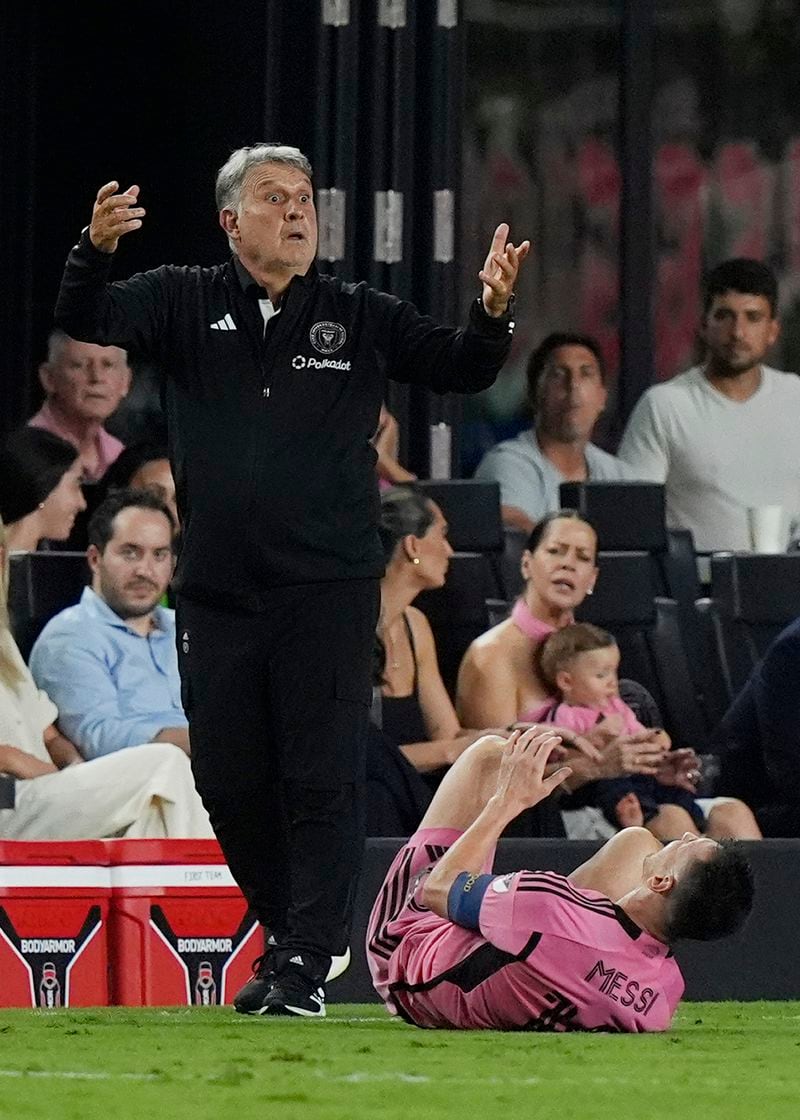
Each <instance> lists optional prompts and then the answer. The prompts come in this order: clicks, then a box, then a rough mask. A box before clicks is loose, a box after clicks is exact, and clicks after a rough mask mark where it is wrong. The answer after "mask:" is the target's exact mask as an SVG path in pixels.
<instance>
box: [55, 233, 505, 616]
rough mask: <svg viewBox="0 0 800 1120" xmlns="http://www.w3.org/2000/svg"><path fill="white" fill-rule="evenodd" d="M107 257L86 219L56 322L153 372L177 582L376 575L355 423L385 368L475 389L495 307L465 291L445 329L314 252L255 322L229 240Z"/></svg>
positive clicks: (368, 414) (248, 598)
mask: <svg viewBox="0 0 800 1120" xmlns="http://www.w3.org/2000/svg"><path fill="white" fill-rule="evenodd" d="M112 260H113V257H112V255H111V254H109V253H102V252H100V251H99V250H97V249H95V248H94V246H93V245H92V243H91V241H90V240H89V236H88V232H86V231H84V233H83V235H82V237H81V240H80V242H79V243H78V245H76V246H75V247H74V248H73V250H72V252H71V253H70V255H69V258H68V260H67V264H66V268H65V270H64V276H63V279H62V282H61V290H60V292H59V296H58V303H57V306H56V323H57V325H58V326H59V327H60V328H61V329H62V330H64V331H66V333H67V334H69V335H71V336H72V337H73V338H76V339H80V340H82V341H85V342H97V343H101V344H103V345H109V344H114V345H117V346H122V347H124V348H125V349H128V350H132V351H133V352H134V353H135V354H137V355H141V356H143V357H148V358H151V359H154V360H156V361H157V362H158V363H159V365H160V366H161V368H162V369H163V371H164V376H165V383H164V398H165V403H166V410H167V419H168V425H169V438H170V453H171V457H172V464H173V470H174V472H175V484H176V491H177V498H178V508H179V510H180V513H181V519H182V525H183V543H182V547H181V554H180V559H179V563H178V571H177V575H176V586H177V587H178V590H179V591H180V593H181V594H183V595H185V596H186V597H187V598H193V599H200V600H203V601H205V602H209V603H216V604H219V605H226V604H227V605H231V606H235V607H241V608H244V609H246V610H262V609H264V608H265V607H266V605H267V602H268V598H269V589H270V588H272V587H276V586H280V585H292V584H304V583H310V582H317V581H322V580H340V579H360V578H370V577H380V576H381V575H382V573H383V567H384V564H383V555H382V551H381V548H380V544H379V540H378V534H377V523H378V513H379V503H378V491H377V484H376V478H375V460H376V454H375V451H374V449H373V447H372V446H371V444H370V438H371V437H372V436H373V435H374V433H375V429H376V428H377V424H378V415H379V412H380V407H381V402H382V401H383V399H384V395H385V388H386V379H387V378H393V379H394V380H396V381H402V382H408V383H413V384H417V385H427V386H428V387H430V388H431V389H434V390H435V391H436V392H439V393H445V392H451V391H456V392H477V391H479V390H481V389H485V388H487V387H488V386H489V385H491V384H492V382H493V381H494V379H495V377H496V376H497V372H498V370H499V369H500V367H501V366H502V364H503V361H504V360H505V357H506V355H507V353H508V350H509V347H510V344H511V334H512V331H513V321H512V320H511V315H510V313H507V314H506V315H505V316H503V317H502V318H499V319H494V318H491V317H490V316H489V315H487V314H486V312H485V311H484V310H483V307H482V305H481V303H480V301H478V300H476V301H475V302H474V303H473V306H472V309H471V312H470V318H469V323H468V325H467V327H466V328H465V329H464V330H450V329H447V328H445V327H441V326H439V325H438V324H436V323H435V322H434V321H433V320H432V319H430V318H427V317H425V316H423V315H420V314H419V312H418V311H417V310H416V309H415V308H414V307H413V306H412V305H411V304H409V303H404V302H402V301H401V300H399V299H396V298H395V297H394V296H390V295H387V294H385V293H383V292H378V291H375V290H374V289H373V288H369V287H367V285H366V284H348V283H345V282H343V281H342V280H339V279H337V278H335V277H330V276H321V275H320V274H319V273H318V272H317V270H316V268H315V267H313V266H312V268H311V269H310V271H309V272H308V273H307V274H306V275H305V276H295V277H294V278H293V280H292V282H291V284H290V285H289V287H288V289H287V291H286V293H285V294H284V298H283V302H282V305H281V310H280V313H279V314H277V315H275V316H273V317H272V318H271V319H270V320H269V322H268V324H267V328H266V330H265V329H264V321H263V318H262V315H261V311H260V308H259V305H258V299H259V298H264V297H265V293H264V292H263V291H262V289H261V288H259V287H258V286H257V285H256V283H255V281H254V280H253V278H252V277H251V276H250V274H249V273H248V272H247V271H246V269H245V268H244V267H243V266H242V264H241V263H240V262H239V260H238V259H237V258H236V257H234V258H233V259H232V260H230V261H228V262H227V263H226V264H223V265H219V266H216V267H214V268H198V267H194V268H190V267H177V266H163V267H162V268H157V269H154V270H153V271H151V272H145V273H140V274H138V275H136V276H133V277H132V278H131V279H130V280H126V281H123V282H116V283H109V282H108V280H109V273H110V270H111V265H112Z"/></svg>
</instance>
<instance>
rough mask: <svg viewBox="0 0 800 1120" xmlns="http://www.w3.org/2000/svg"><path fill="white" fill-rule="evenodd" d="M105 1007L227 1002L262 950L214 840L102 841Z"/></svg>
mask: <svg viewBox="0 0 800 1120" xmlns="http://www.w3.org/2000/svg"><path fill="white" fill-rule="evenodd" d="M104 846H105V848H106V852H107V859H108V863H109V864H110V865H111V866H110V876H111V908H110V913H109V961H110V985H111V1002H112V1003H113V1004H120V1005H122V1006H125V1007H141V1006H147V1007H163V1006H166V1007H172V1006H175V1005H179V1004H184V1005H187V1004H199V1005H204V1004H205V1005H208V1004H215V1003H230V1001H231V1000H232V999H233V997H234V995H235V994H236V992H237V991H238V989H239V988H240V987H241V986H242V984H244V983H245V982H246V981H247V980H248V979H249V978H250V974H251V964H252V962H253V958H254V957H257V956H258V955H259V953H261V952H262V951H263V935H262V931H261V927H260V926H259V924H258V923H257V922H256V920H255V919H254V918H253V916H252V915H251V914H249V913H248V910H247V904H246V903H245V900H244V898H243V897H242V893H241V891H240V890H239V888H238V887H237V886H236V884H235V882H234V881H233V877H232V875H231V873H230V871H229V870H228V867H227V865H226V863H225V860H224V858H223V856H222V852H221V851H220V847H219V844H218V843H217V842H216V840H106V841H104Z"/></svg>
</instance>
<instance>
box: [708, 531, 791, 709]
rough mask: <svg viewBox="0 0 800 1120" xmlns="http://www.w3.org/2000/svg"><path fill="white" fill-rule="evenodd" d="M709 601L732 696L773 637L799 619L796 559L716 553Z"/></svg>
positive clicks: (742, 685)
mask: <svg viewBox="0 0 800 1120" xmlns="http://www.w3.org/2000/svg"><path fill="white" fill-rule="evenodd" d="M711 600H712V603H713V609H711V608H709V610H711V615H712V617H714V614H716V618H717V619H718V622H716V623H715V625H716V630H717V635H718V642H719V650H720V656H721V661H722V663H724V664H725V665H727V672H728V674H729V680H730V689H731V690H732V694H733V696H735V695H737V694H738V693H739V691H740V690H741V689H742V688H743V687H744V684H745V682H746V681H747V678H748V677H749V676H750V673H751V672H752V670H753V668H754V666H755V664H756V663H757V662H758V660H759V659H760V658H761V656H762V655H763V654H764V653H765V651H766V649H767V646H768V645H769V644H770V642H771V641H772V640H773V638H775V637H777V635H778V634H779V633H780V632H781V630H783V628H784V627H785V626H788V624H789V623H790V622H792V621H794V619H795V618H797V617H798V616H800V555H799V554H797V553H781V554H778V555H766V554H760V553H738V552H724V553H717V554H715V555H714V556H712V557H711Z"/></svg>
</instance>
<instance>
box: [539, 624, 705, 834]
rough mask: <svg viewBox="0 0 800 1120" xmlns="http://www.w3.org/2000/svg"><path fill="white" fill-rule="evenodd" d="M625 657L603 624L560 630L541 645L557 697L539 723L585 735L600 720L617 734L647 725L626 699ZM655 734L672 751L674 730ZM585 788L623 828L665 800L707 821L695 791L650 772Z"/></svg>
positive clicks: (543, 666) (545, 672)
mask: <svg viewBox="0 0 800 1120" xmlns="http://www.w3.org/2000/svg"><path fill="white" fill-rule="evenodd" d="M619 659H620V654H619V646H618V645H617V643H616V641H615V639H614V638H613V636H612V635H611V634H609V633H607V632H606V631H605V630H600V629H599V628H598V627H597V626H592V625H590V624H589V623H586V622H579V623H573V624H572V625H570V626H564V627H562V629H560V630H555V631H554V632H553V633H552V634H551V635H550V637H549V638H548V639H547V640H546V641H545V643H544V644H543V645H542V646H541V647H540V649H539V671H540V674H541V677H542V680H543V681H544V682H545V684H547V685H548V687H549V688H551V689H552V690H553V692H554V693H555V694H556V696H557V699H555V700H553V702H552V703H551V704H550V705H549V706H548V708H547V710H546V711H545V712H542V713H541V714H540V715H538V716H537V722H539V721H542V720H544V721H547V722H551V723H555V724H558V725H559V727H568V728H570V729H571V730H572V731H576V732H578V733H579V734H584V735H585V734H586V733H587V732H588V731H590V730H591V729H592V728H593V727H595V726H596V725H597V724H599V723H602V725H603V727H604V728H605V729H607V730H608V731H609V732H611V733H612V734H614V735H629V734H633V733H634V732H637V731H643V730H645V728H644V727H643V726H642V724H641V723H640V722H639V721H638V719H637V718H636V716H635V715H634V713H633V711H632V710H631V709H630V708H629V707H628V705H627V704H626V703H625V702H624V700H621V699H620V696H619V677H618V672H619ZM653 734H654V737H655V739H656V741H658V742H660V744H661V745H663V748H664V750H665V751H668V750H669V749H670V747H671V745H672V743H671V740H670V737H669V735H667V733H666V732H665V731H662V730H661V729H660V728H657V729H653ZM582 793H583V796H584V798H585V799H587V803H590V804H595V805H597V806H599V808H601V809H602V810H603V812H604V813H605V815H606V817H607V818H608V820H609V821H611V823H612V824H614V825H616V826H617V827H619V828H628V827H631V826H641V825H643V824H644V823H645V822H646V821H647V820H648V819H649V818H651V817H652V816H654V815H655V813H656V812H657V806H658V805H660V804H664V803H673V804H674V803H677V804H680V805H682V806H683V808H685V809H687V811H688V812H689V813H690V815H691V816H692V818H693V819H695V821H696V822H697V821H698V820H699V821H700V822H701V823H702V820H703V817H702V813H701V812H700V809H699V806H698V805H697V804H696V802H695V801H694V798H692V797H691V795H690V794H688V793H687V792H686V791H683V790H678V789H676V788H675V787H674V786H665V785H662V784H661V783H660V782H658V781H657V779H655V778H651V777H647V776H645V775H632V776H631V777H626V778H609V779H601V780H600V781H597V782H592V783H591V787H589V786H587V787H583V791H582Z"/></svg>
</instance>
